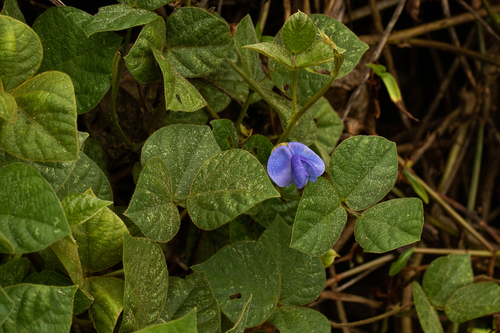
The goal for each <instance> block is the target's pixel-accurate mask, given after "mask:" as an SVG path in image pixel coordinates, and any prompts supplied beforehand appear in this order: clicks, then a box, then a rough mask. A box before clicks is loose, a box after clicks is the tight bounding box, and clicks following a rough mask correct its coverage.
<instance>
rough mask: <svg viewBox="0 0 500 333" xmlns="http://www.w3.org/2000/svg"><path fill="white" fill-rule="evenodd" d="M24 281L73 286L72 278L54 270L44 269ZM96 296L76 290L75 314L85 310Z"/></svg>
mask: <svg viewBox="0 0 500 333" xmlns="http://www.w3.org/2000/svg"><path fill="white" fill-rule="evenodd" d="M24 283H32V284H41V285H46V286H61V287H65V286H71V285H73V282H71V280H70V279H68V278H67V277H65V276H64V275H61V274H59V273H56V272H54V271H49V270H43V271H41V272H40V273H36V272H35V273H33V274H31V275H30V276H28V278H27V279H26V280H25V281H24ZM93 301H94V298H93V297H92V296H90V295H89V294H87V293H86V292H85V291H83V290H81V289H77V290H76V294H75V299H74V301H73V314H75V315H79V314H81V313H83V312H85V311H86V310H87V309H88V308H89V306H90V304H92V302H93Z"/></svg>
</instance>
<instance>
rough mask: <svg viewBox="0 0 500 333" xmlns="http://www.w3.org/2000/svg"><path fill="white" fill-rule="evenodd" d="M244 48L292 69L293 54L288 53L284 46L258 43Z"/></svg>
mask: <svg viewBox="0 0 500 333" xmlns="http://www.w3.org/2000/svg"><path fill="white" fill-rule="evenodd" d="M244 48H248V49H250V50H254V51H257V52H259V53H260V54H263V55H265V56H266V57H268V58H270V59H273V60H274V61H277V62H279V63H280V64H282V65H284V66H286V67H287V68H290V69H291V68H292V60H291V57H292V54H291V53H290V52H288V50H287V49H285V48H284V47H283V46H280V45H277V44H271V43H258V44H251V45H247V46H245V47H244Z"/></svg>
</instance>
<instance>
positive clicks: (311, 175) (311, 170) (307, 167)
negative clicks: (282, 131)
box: [295, 155, 318, 183]
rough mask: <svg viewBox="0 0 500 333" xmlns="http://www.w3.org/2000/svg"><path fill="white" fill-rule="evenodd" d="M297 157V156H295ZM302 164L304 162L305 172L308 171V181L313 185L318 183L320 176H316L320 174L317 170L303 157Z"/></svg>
mask: <svg viewBox="0 0 500 333" xmlns="http://www.w3.org/2000/svg"><path fill="white" fill-rule="evenodd" d="M295 156H297V155H295ZM300 160H301V162H302V165H304V168H305V170H306V171H307V179H308V180H309V181H311V182H313V183H315V182H316V180H318V176H317V175H316V174H317V173H318V171H316V168H315V167H314V165H313V164H312V163H311V162H309V160H308V159H305V158H303V157H302V156H301V159H300Z"/></svg>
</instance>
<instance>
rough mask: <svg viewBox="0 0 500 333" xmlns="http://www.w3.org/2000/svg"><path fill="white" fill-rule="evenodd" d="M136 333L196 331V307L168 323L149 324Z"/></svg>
mask: <svg viewBox="0 0 500 333" xmlns="http://www.w3.org/2000/svg"><path fill="white" fill-rule="evenodd" d="M137 333H198V330H197V329H196V309H193V310H192V311H191V312H189V313H188V314H187V315H185V316H184V317H182V318H179V319H177V320H174V321H171V322H169V323H165V324H160V325H155V326H150V327H148V328H145V329H143V330H140V331H137Z"/></svg>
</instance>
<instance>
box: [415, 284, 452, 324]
mask: <svg viewBox="0 0 500 333" xmlns="http://www.w3.org/2000/svg"><path fill="white" fill-rule="evenodd" d="M413 301H414V302H415V308H416V310H417V314H418V319H419V320H420V325H421V326H422V329H423V331H424V333H444V331H443V327H442V326H441V322H440V321H439V317H438V313H437V311H436V309H434V308H433V307H432V305H431V303H429V300H428V299H427V296H425V293H424V291H423V290H422V287H421V286H420V284H419V283H418V282H417V281H413Z"/></svg>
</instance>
